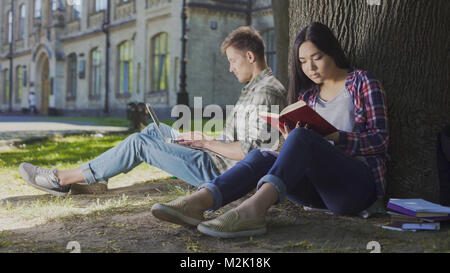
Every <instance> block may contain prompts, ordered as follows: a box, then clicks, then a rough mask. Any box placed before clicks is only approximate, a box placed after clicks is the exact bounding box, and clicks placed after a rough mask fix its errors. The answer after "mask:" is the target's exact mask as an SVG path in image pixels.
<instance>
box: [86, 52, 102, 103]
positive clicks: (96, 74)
mask: <svg viewBox="0 0 450 273" xmlns="http://www.w3.org/2000/svg"><path fill="white" fill-rule="evenodd" d="M102 59H103V58H102V51H101V50H100V49H98V48H96V49H94V50H92V51H91V60H90V63H91V74H90V93H89V96H90V97H91V98H96V99H97V98H100V91H101V88H102V87H101V86H102V85H101V84H102Z"/></svg>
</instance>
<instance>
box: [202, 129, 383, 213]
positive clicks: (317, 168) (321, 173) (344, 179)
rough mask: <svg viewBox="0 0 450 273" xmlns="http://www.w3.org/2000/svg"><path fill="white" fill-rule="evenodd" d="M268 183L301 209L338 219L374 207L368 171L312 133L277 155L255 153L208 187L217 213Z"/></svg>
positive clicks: (299, 135)
mask: <svg viewBox="0 0 450 273" xmlns="http://www.w3.org/2000/svg"><path fill="white" fill-rule="evenodd" d="M264 183H270V184H272V185H273V186H274V187H275V188H276V190H277V192H278V202H277V203H279V202H281V201H282V200H283V199H285V198H286V197H287V198H288V199H289V200H290V201H292V202H294V203H297V204H301V205H305V206H310V207H314V208H323V209H329V210H331V211H332V212H333V213H335V214H338V215H344V214H347V215H350V214H357V213H359V212H361V211H363V210H365V209H366V208H368V207H369V206H371V205H372V204H373V203H374V202H375V201H376V190H375V182H374V179H373V176H372V174H371V171H370V168H369V167H368V166H367V165H366V164H365V163H363V162H362V161H360V160H358V159H355V158H353V157H351V156H349V155H347V154H345V153H344V152H342V151H341V150H339V149H338V148H336V147H334V146H333V145H332V144H330V143H329V142H328V141H327V140H325V139H324V138H323V137H321V136H320V135H318V134H317V133H315V132H314V131H312V130H308V129H304V128H298V129H295V130H293V131H292V132H291V133H290V134H289V137H288V138H287V140H286V142H285V143H284V145H283V148H282V150H281V152H280V153H279V154H277V153H276V152H273V151H269V150H253V151H251V152H250V153H249V154H248V155H247V156H246V157H245V158H244V159H243V160H242V161H240V162H238V163H237V164H236V165H235V166H234V167H233V168H231V169H230V170H228V171H227V172H225V173H224V174H222V175H220V176H218V177H216V178H215V179H214V180H213V181H211V182H210V183H206V184H204V185H201V186H200V187H199V188H207V189H208V190H210V191H211V192H212V194H213V198H214V208H213V210H217V209H219V208H220V207H222V206H225V205H226V204H228V203H230V202H232V201H234V200H237V199H239V198H241V197H243V196H245V195H246V194H247V193H249V192H250V191H251V190H253V189H255V188H258V189H259V188H260V187H261V186H262V185H263V184H264Z"/></svg>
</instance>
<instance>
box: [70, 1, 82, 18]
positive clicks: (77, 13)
mask: <svg viewBox="0 0 450 273" xmlns="http://www.w3.org/2000/svg"><path fill="white" fill-rule="evenodd" d="M81 12H82V1H81V0H74V1H73V5H72V20H78V19H80V18H81Z"/></svg>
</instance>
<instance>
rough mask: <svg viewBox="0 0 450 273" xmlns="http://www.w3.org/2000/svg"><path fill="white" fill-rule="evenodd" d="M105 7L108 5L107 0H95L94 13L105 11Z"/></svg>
mask: <svg viewBox="0 0 450 273" xmlns="http://www.w3.org/2000/svg"><path fill="white" fill-rule="evenodd" d="M107 5H108V2H107V0H95V6H94V11H95V12H99V11H102V10H106V6H107Z"/></svg>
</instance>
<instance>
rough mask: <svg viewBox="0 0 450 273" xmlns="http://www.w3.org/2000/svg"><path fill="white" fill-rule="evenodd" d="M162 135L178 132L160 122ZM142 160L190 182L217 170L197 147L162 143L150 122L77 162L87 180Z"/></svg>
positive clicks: (195, 182)
mask: <svg viewBox="0 0 450 273" xmlns="http://www.w3.org/2000/svg"><path fill="white" fill-rule="evenodd" d="M160 128H161V131H162V134H163V135H164V136H165V137H170V138H177V136H178V135H179V132H177V131H175V130H174V129H172V128H171V127H170V126H167V125H165V124H161V126H160ZM142 162H146V163H148V164H150V165H152V166H155V167H157V168H159V169H161V170H163V171H165V172H168V173H170V174H172V175H174V176H176V177H178V178H180V179H182V180H184V181H186V182H188V183H189V184H191V185H193V186H198V185H200V184H203V183H205V182H207V181H211V180H212V179H214V178H215V177H217V176H218V175H220V173H219V172H218V171H217V169H216V167H215V166H214V163H213V162H212V161H211V159H210V157H209V155H208V154H207V153H206V152H204V151H201V150H196V149H192V148H189V147H185V146H182V145H178V144H172V143H166V142H165V141H164V140H163V139H162V137H161V135H160V134H159V133H158V131H157V129H156V127H155V125H154V124H153V123H152V124H150V125H149V126H148V127H147V128H145V129H144V130H142V131H141V132H140V133H135V134H132V135H130V136H128V137H127V138H126V139H125V140H123V141H122V142H121V143H120V144H119V145H117V146H116V147H114V148H111V149H110V150H108V151H106V152H105V153H103V154H101V155H100V156H98V157H97V158H95V159H93V160H92V161H90V162H87V163H84V164H83V165H81V169H82V172H83V175H84V178H85V180H86V182H87V183H88V184H94V183H97V182H99V181H102V180H103V181H105V180H108V178H110V177H113V176H115V175H117V174H120V173H127V172H129V171H131V170H132V169H133V168H135V167H136V166H138V165H139V164H141V163H142Z"/></svg>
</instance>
